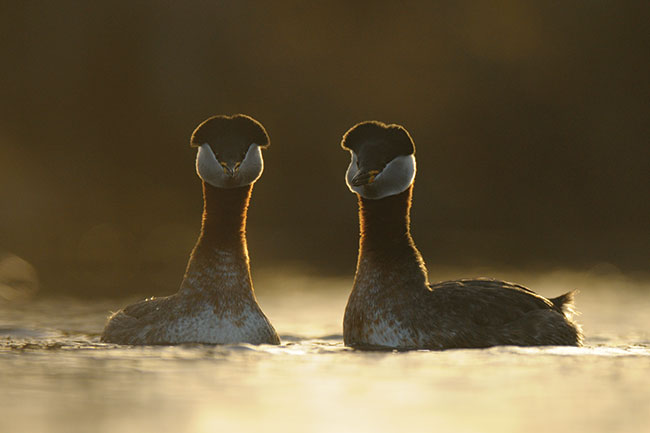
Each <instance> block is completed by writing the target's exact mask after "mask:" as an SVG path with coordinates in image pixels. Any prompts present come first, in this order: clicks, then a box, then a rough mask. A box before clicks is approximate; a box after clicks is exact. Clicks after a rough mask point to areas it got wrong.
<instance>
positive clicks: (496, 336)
mask: <svg viewBox="0 0 650 433" xmlns="http://www.w3.org/2000/svg"><path fill="white" fill-rule="evenodd" d="M341 146H342V147H343V149H345V150H347V151H349V152H350V154H351V161H350V165H349V167H348V169H347V172H346V176H345V179H346V183H347V186H348V188H349V189H350V191H352V192H353V193H355V194H356V195H357V196H358V204H359V225H360V240H359V255H358V260H357V268H356V273H355V277H354V283H353V288H352V292H351V294H350V296H349V299H348V303H347V306H346V309H345V315H344V319H343V339H344V342H345V345H347V346H351V347H356V348H360V349H397V350H411V349H432V350H443V349H451V348H485V347H490V346H496V345H517V346H544V345H567V346H580V345H581V344H582V331H581V329H580V326H579V325H578V324H577V323H576V322H575V321H573V318H572V316H573V313H574V312H575V311H574V306H573V298H574V293H575V292H568V293H565V294H563V295H561V296H558V297H556V298H552V299H547V298H545V297H543V296H540V295H538V294H537V293H535V292H533V291H532V290H530V289H528V288H526V287H524V286H522V285H519V284H513V283H510V282H506V281H501V280H496V279H488V278H476V279H461V280H455V281H443V282H439V283H435V284H431V283H429V279H428V272H427V269H426V266H425V263H424V261H423V259H422V255H421V254H420V252H419V251H418V249H417V247H416V246H415V243H414V242H413V238H412V236H411V230H410V210H411V202H412V196H413V184H414V180H415V173H416V160H415V144H414V142H413V139H412V138H411V135H410V134H409V133H408V131H407V130H406V129H405V128H404V127H402V126H400V125H397V124H385V123H382V122H378V121H366V122H361V123H358V124H357V125H355V126H353V127H352V128H351V129H349V130H348V131H347V132H346V133H345V134H344V136H343V139H342V142H341ZM466 247H467V248H471V245H467V246H466Z"/></svg>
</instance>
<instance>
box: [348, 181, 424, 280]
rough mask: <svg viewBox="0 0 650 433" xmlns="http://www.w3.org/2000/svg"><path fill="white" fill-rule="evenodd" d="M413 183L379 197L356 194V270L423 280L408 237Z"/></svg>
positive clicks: (420, 264) (418, 258) (419, 260)
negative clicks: (386, 195)
mask: <svg viewBox="0 0 650 433" xmlns="http://www.w3.org/2000/svg"><path fill="white" fill-rule="evenodd" d="M412 196H413V185H411V186H409V187H408V189H406V190H405V191H404V192H401V193H399V194H395V195H392V196H388V197H385V198H382V199H379V200H372V199H366V198H363V197H361V196H359V226H360V239H359V259H358V263H357V275H358V274H359V273H360V272H367V271H372V272H397V273H399V274H402V275H411V276H412V277H415V278H416V279H420V277H422V278H423V281H424V282H426V281H427V271H426V267H425V265H424V261H423V260H422V256H421V255H420V252H419V251H418V249H417V247H416V246H415V243H414V242H413V238H412V237H411V229H410V225H411V219H410V211H411V198H412Z"/></svg>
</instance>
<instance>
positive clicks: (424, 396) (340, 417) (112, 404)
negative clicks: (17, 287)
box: [0, 276, 650, 433]
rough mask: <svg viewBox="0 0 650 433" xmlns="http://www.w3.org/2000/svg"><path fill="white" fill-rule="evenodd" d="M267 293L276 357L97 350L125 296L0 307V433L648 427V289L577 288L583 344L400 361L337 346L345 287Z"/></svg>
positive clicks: (286, 283) (277, 284) (321, 284)
mask: <svg viewBox="0 0 650 433" xmlns="http://www.w3.org/2000/svg"><path fill="white" fill-rule="evenodd" d="M551 277H552V276H545V277H540V278H538V279H536V280H535V281H534V282H535V283H536V285H534V286H533V287H534V288H535V289H536V290H537V291H539V292H540V293H543V294H546V295H549V296H554V295H557V294H560V293H561V292H562V290H563V289H562V288H559V287H556V286H555V284H554V283H551V282H550V281H552V280H553V278H551ZM266 283H267V284H266V285H264V284H259V283H257V288H258V292H257V294H258V298H259V300H260V303H261V305H262V306H263V308H264V310H265V311H266V312H267V315H268V316H269V317H270V319H271V320H272V321H273V323H274V325H275V327H276V329H277V330H278V332H279V333H280V334H281V337H282V339H283V344H282V345H281V346H279V347H274V346H259V347H256V346H250V345H245V344H242V345H232V346H203V345H182V346H176V347H120V346H115V345H107V344H102V343H100V342H99V333H100V332H101V329H102V326H103V324H104V321H105V317H106V314H107V312H108V311H110V310H115V309H117V308H119V307H120V306H122V305H124V304H125V303H126V302H129V301H130V300H104V301H89V300H80V299H60V298H58V299H48V298H38V297H37V298H36V299H35V300H33V301H30V302H22V303H11V304H4V305H1V306H0V387H1V388H0V389H1V390H2V392H1V393H0V408H1V409H0V414H1V415H2V416H1V417H0V432H56V433H58V432H61V433H63V432H90V431H92V432H125V433H127V432H142V431H156V432H216V431H227V432H230V431H264V432H305V431H308V432H338V431H374V432H395V431H422V432H424V431H437V432H456V433H459V432H461V433H462V432H523V431H525V432H549V431H554V432H564V431H566V432H569V431H571V432H579V431H589V432H619V431H626V432H627V431H629V432H641V431H650V373H649V372H650V332H649V331H648V330H649V329H650V327H649V326H648V325H650V318H649V313H650V296H648V295H646V294H645V293H648V292H647V291H644V290H643V289H647V288H648V287H636V288H635V290H622V289H621V290H616V288H617V287H616V284H617V282H616V281H614V282H612V284H609V285H607V284H604V285H602V284H601V286H602V287H601V286H598V285H595V286H594V285H591V286H590V287H588V288H586V289H582V292H581V293H580V294H579V296H578V298H577V304H578V309H579V310H580V311H581V312H582V315H581V316H580V318H579V320H580V322H581V323H582V324H583V325H584V328H585V332H586V335H587V340H586V343H587V344H586V347H583V348H564V347H548V348H518V347H496V348H491V349H482V350H449V351H444V352H433V351H414V352H405V353H399V352H361V351H355V350H351V349H349V348H346V347H344V346H343V344H342V337H341V320H342V315H343V308H344V306H345V302H346V299H347V294H348V289H349V285H350V281H349V280H335V279H316V278H305V277H296V278H282V279H279V278H276V279H273V278H267V279H266ZM526 283H527V284H531V285H533V284H532V283H531V282H530V281H526ZM618 283H620V281H618ZM263 286H264V287H265V289H264V290H263V289H262V287H263Z"/></svg>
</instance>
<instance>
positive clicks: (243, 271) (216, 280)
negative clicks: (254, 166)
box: [181, 182, 253, 292]
mask: <svg viewBox="0 0 650 433" xmlns="http://www.w3.org/2000/svg"><path fill="white" fill-rule="evenodd" d="M252 190H253V185H252V184H251V185H246V186H243V187H238V188H229V189H226V188H217V187H214V186H212V185H210V184H208V183H206V182H203V215H202V218H201V234H200V235H199V239H198V240H197V242H196V245H195V246H194V249H193V250H192V254H191V255H190V260H189V262H188V264H187V269H186V272H185V277H184V279H183V283H182V285H181V291H196V290H198V291H202V292H210V291H213V290H217V289H224V288H231V289H243V290H245V291H251V292H252V284H251V279H250V266H249V258H248V247H247V244H246V217H247V213H248V204H249V202H250V197H251V192H252Z"/></svg>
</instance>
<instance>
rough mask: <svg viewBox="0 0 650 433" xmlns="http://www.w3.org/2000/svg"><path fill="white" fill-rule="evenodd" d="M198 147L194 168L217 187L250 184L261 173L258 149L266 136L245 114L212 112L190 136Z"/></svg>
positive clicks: (260, 155) (264, 142) (265, 142)
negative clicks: (215, 113) (219, 114)
mask: <svg viewBox="0 0 650 433" xmlns="http://www.w3.org/2000/svg"><path fill="white" fill-rule="evenodd" d="M190 145H191V146H192V147H196V148H198V152H197V155H196V172H197V174H198V175H199V177H200V178H201V179H203V181H205V182H207V183H209V184H210V185H212V186H216V187H218V188H236V187H240V186H245V185H250V184H251V183H253V182H255V181H256V180H257V179H259V177H260V176H261V175H262V171H263V170H264V160H263V159H262V151H261V149H265V148H267V147H269V136H268V134H267V133H266V130H265V129H264V127H263V126H262V124H260V123H259V122H258V121H257V120H255V119H253V118H252V117H249V116H246V115H245V114H235V115H233V116H225V115H222V116H213V117H210V118H208V119H207V120H205V121H203V122H202V123H201V124H200V125H199V126H197V127H196V129H195V130H194V132H193V133H192V138H191V140H190Z"/></svg>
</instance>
